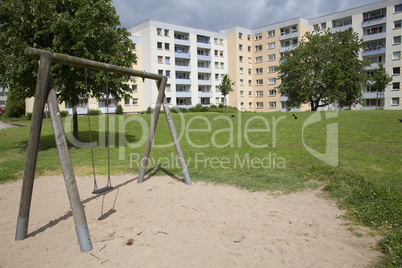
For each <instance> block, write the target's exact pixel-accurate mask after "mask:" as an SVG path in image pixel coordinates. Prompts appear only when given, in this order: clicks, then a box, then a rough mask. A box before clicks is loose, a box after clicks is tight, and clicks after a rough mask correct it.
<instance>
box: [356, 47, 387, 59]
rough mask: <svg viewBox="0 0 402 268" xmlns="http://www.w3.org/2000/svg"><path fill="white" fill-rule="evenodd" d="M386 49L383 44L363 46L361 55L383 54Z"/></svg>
mask: <svg viewBox="0 0 402 268" xmlns="http://www.w3.org/2000/svg"><path fill="white" fill-rule="evenodd" d="M386 51H387V49H386V47H385V46H378V47H370V48H368V47H366V48H363V50H362V57H367V56H374V55H380V54H385V53H386Z"/></svg>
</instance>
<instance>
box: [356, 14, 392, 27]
mask: <svg viewBox="0 0 402 268" xmlns="http://www.w3.org/2000/svg"><path fill="white" fill-rule="evenodd" d="M385 23H387V17H385V15H381V16H375V17H373V18H370V19H364V21H363V22H362V28H364V27H371V26H376V25H379V24H385Z"/></svg>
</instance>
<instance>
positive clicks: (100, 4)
mask: <svg viewBox="0 0 402 268" xmlns="http://www.w3.org/2000/svg"><path fill="white" fill-rule="evenodd" d="M111 2H112V1H111V0H98V1H96V0H30V1H27V0H1V1H0V43H1V44H2V48H1V52H0V85H1V86H9V88H10V91H11V92H12V94H14V95H15V96H20V97H21V98H27V97H32V96H33V95H34V92H35V84H36V76H37V70H38V63H37V62H35V61H32V60H30V59H27V58H26V57H25V56H24V49H25V48H26V47H28V46H31V47H35V48H40V49H45V50H49V51H54V52H58V53H64V54H69V55H72V56H76V57H81V58H86V59H90V60H95V61H100V62H107V63H110V64H115V65H120V66H124V67H131V66H132V64H133V63H135V62H136V55H135V54H133V53H132V52H131V49H130V48H131V40H130V39H129V36H130V33H129V32H128V31H127V30H126V29H125V28H118V26H119V25H120V21H119V17H118V15H117V13H116V10H115V8H114V7H113V6H112V3H111ZM52 74H53V75H54V82H55V87H56V88H57V95H58V99H59V101H60V102H64V101H65V102H70V104H71V105H72V106H73V107H75V106H76V105H77V104H78V102H79V100H80V98H86V97H87V96H86V94H85V93H86V90H85V84H84V70H82V69H80V68H75V67H70V66H65V65H59V64H55V65H53V66H52ZM128 79H129V78H128V77H124V76H121V75H116V74H109V75H108V85H109V93H110V94H111V95H112V97H114V98H116V99H118V100H120V99H122V98H124V97H127V96H128V95H129V93H131V92H132V89H130V87H129V86H128V85H127V84H125V83H124V82H127V81H128ZM88 90H89V91H90V97H94V98H97V99H101V98H104V97H105V92H106V90H105V74H103V73H101V72H98V71H88ZM74 110H75V113H74V114H73V116H74V127H73V129H74V130H73V132H74V136H75V137H76V138H78V123H77V122H78V121H77V114H76V109H74Z"/></svg>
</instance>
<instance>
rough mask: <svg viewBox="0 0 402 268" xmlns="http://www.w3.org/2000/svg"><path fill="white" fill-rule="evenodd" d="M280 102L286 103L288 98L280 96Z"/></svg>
mask: <svg viewBox="0 0 402 268" xmlns="http://www.w3.org/2000/svg"><path fill="white" fill-rule="evenodd" d="M279 100H280V101H287V100H288V96H285V95H281V97H280V98H279Z"/></svg>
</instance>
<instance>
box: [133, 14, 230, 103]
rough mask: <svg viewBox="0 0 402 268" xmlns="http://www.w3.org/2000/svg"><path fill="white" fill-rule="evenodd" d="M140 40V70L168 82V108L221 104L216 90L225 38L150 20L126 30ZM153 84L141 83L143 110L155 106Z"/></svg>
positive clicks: (224, 59)
mask: <svg viewBox="0 0 402 268" xmlns="http://www.w3.org/2000/svg"><path fill="white" fill-rule="evenodd" d="M129 32H131V34H132V35H133V36H137V37H139V38H141V41H142V53H141V54H138V53H137V55H138V57H140V58H141V60H142V67H143V68H144V70H146V71H147V72H152V73H158V74H160V75H165V76H166V77H167V78H168V81H167V86H166V99H167V102H168V103H169V104H171V106H179V107H187V108H188V107H192V106H195V105H196V104H202V105H203V106H209V105H211V104H219V103H221V102H222V101H223V99H222V96H221V94H220V92H219V90H218V86H219V84H220V83H221V81H222V78H223V76H224V75H225V74H226V73H227V72H228V69H227V68H228V61H227V60H228V53H227V46H228V45H227V38H226V35H225V34H222V33H217V32H210V31H206V30H201V29H195V28H190V27H185V26H181V25H175V24H170V23H164V22H158V21H153V20H148V21H145V22H143V23H141V24H139V25H137V26H134V27H133V28H131V29H129ZM157 93H158V91H157V88H156V84H155V82H152V81H145V83H144V86H143V99H142V100H141V101H142V102H143V103H144V105H145V106H151V107H153V106H154V104H155V102H156V97H157Z"/></svg>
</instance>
